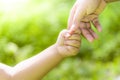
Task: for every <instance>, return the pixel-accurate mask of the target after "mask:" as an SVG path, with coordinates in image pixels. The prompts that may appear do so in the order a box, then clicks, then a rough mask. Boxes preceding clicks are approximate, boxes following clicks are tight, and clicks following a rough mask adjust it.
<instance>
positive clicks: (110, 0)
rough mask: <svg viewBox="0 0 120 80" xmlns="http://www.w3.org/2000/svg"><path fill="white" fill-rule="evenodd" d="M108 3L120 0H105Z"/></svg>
mask: <svg viewBox="0 0 120 80" xmlns="http://www.w3.org/2000/svg"><path fill="white" fill-rule="evenodd" d="M105 1H106V2H107V3H110V2H115V1H120V0H105Z"/></svg>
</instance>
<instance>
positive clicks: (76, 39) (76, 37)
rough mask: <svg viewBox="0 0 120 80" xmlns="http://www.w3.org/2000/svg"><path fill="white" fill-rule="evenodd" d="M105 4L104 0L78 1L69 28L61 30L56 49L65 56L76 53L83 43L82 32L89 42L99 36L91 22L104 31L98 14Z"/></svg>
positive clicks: (69, 21) (69, 20)
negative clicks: (92, 27)
mask: <svg viewBox="0 0 120 80" xmlns="http://www.w3.org/2000/svg"><path fill="white" fill-rule="evenodd" d="M105 6H106V2H105V1H104V0H77V1H76V3H75V4H74V6H73V8H72V9H71V12H70V16H69V19H68V30H63V31H61V33H60V34H59V37H58V40H57V42H56V50H57V51H58V53H59V54H60V55H62V56H63V57H66V56H73V55H76V54H77V53H78V52H79V48H80V45H81V38H80V35H81V34H82V35H83V36H84V37H85V38H86V39H87V40H88V41H89V42H92V41H94V40H95V39H97V38H98V36H97V34H96V33H95V32H94V31H93V30H92V29H91V23H92V24H93V25H94V26H95V28H96V29H97V30H98V31H99V32H101V31H102V28H101V25H100V23H99V20H98V16H99V14H100V13H101V12H102V11H103V10H104V8H105Z"/></svg>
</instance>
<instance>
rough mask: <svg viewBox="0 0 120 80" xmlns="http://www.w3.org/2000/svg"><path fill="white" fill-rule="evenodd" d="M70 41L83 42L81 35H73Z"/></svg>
mask: <svg viewBox="0 0 120 80" xmlns="http://www.w3.org/2000/svg"><path fill="white" fill-rule="evenodd" d="M68 39H69V40H77V41H81V38H80V35H79V34H75V33H74V34H73V35H72V36H71V37H69V38H68Z"/></svg>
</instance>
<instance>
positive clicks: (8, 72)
mask: <svg viewBox="0 0 120 80" xmlns="http://www.w3.org/2000/svg"><path fill="white" fill-rule="evenodd" d="M67 34H69V33H68V31H67V30H63V31H61V33H60V34H59V37H58V39H57V41H56V43H55V44H53V45H52V46H50V47H48V48H47V49H45V50H44V51H42V52H41V53H39V54H37V55H35V56H33V57H31V58H29V59H27V60H25V61H22V62H20V63H18V64H17V65H16V66H14V67H9V66H7V65H4V64H2V63H1V64H0V80H41V79H42V78H43V77H44V76H45V75H46V74H47V73H48V72H49V71H50V70H51V69H53V68H54V67H55V66H56V65H57V64H58V63H60V62H61V61H62V60H63V59H64V58H65V57H68V56H73V55H76V54H77V53H78V52H79V48H80V44H81V38H80V37H79V36H80V34H81V32H80V30H77V31H75V33H73V34H72V35H71V37H69V38H67V37H66V35H67Z"/></svg>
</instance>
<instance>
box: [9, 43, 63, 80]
mask: <svg viewBox="0 0 120 80" xmlns="http://www.w3.org/2000/svg"><path fill="white" fill-rule="evenodd" d="M62 59H63V57H62V56H61V55H59V54H58V52H57V50H56V48H55V45H53V46H51V47H49V48H47V49H46V50H44V51H43V52H41V53H40V54H38V55H36V56H34V57H32V58H30V59H27V60H25V61H23V62H21V63H20V64H18V65H16V66H15V67H14V68H13V70H12V72H11V73H12V77H13V79H12V80H40V79H41V78H42V77H43V76H44V75H45V74H46V73H48V72H49V71H50V70H51V69H52V68H53V67H55V66H56V65H57V64H58V63H59V62H60V61H61V60H62Z"/></svg>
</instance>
